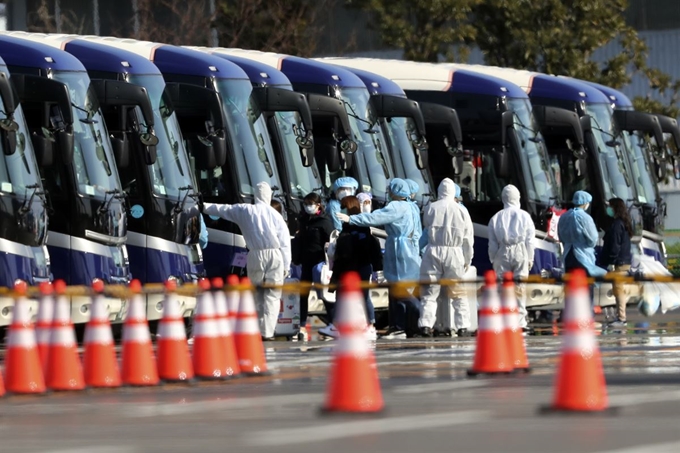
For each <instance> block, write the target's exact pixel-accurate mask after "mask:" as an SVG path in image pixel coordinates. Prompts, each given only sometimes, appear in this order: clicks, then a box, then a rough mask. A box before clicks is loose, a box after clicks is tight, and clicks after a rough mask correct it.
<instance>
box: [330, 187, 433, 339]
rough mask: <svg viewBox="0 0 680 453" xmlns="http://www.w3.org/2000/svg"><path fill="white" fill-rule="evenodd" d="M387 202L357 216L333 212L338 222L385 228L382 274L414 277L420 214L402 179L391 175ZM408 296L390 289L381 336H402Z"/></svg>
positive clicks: (417, 266)
mask: <svg viewBox="0 0 680 453" xmlns="http://www.w3.org/2000/svg"><path fill="white" fill-rule="evenodd" d="M389 196H390V202H389V203H388V204H387V205H386V206H385V207H384V208H382V209H378V210H377V211H373V212H371V213H363V214H358V215H352V216H349V215H346V214H343V213H338V214H336V217H337V218H338V220H339V221H340V222H342V223H349V224H350V225H356V226H368V227H380V226H384V227H385V232H386V233H387V239H386V240H385V256H384V260H383V273H384V275H385V279H386V280H387V281H388V282H390V283H395V282H399V281H409V280H411V281H413V280H417V279H418V277H419V273H420V253H419V247H418V242H419V240H420V235H421V233H422V227H421V223H420V216H419V215H418V214H417V212H416V211H415V210H414V209H413V206H412V205H413V203H412V202H410V201H408V200H409V199H410V197H411V189H410V188H409V186H408V184H407V183H406V181H404V180H403V179H400V178H394V179H392V181H390V185H389ZM409 303H412V300H411V299H410V298H398V297H396V296H394V293H393V291H390V306H389V311H390V327H389V329H388V331H387V333H386V335H384V336H383V337H384V338H385V337H387V338H398V337H404V336H406V311H407V307H408V304H409Z"/></svg>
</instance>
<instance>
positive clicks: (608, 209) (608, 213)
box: [607, 206, 614, 217]
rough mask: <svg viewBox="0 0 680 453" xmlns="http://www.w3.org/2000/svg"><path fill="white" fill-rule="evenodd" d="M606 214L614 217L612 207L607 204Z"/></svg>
mask: <svg viewBox="0 0 680 453" xmlns="http://www.w3.org/2000/svg"><path fill="white" fill-rule="evenodd" d="M607 215H608V216H609V217H614V208H612V207H611V206H607Z"/></svg>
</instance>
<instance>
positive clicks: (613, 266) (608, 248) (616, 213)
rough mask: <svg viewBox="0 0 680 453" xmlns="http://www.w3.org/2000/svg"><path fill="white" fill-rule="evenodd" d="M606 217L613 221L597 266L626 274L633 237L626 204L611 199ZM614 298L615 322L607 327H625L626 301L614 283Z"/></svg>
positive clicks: (619, 288) (618, 284) (618, 285)
mask: <svg viewBox="0 0 680 453" xmlns="http://www.w3.org/2000/svg"><path fill="white" fill-rule="evenodd" d="M607 215H608V216H609V217H613V218H614V221H613V222H612V224H611V226H610V227H609V229H608V230H607V232H606V233H605V235H604V243H603V245H602V251H601V252H600V257H599V260H598V264H599V265H600V266H602V267H604V268H607V269H609V270H610V271H613V272H616V273H619V274H626V273H628V271H629V270H630V262H631V259H632V258H633V255H632V253H631V250H630V238H631V236H633V222H632V221H631V220H630V216H629V215H628V208H627V207H626V203H625V202H624V201H623V200H622V199H620V198H612V199H611V200H609V206H607ZM614 297H615V298H616V311H617V319H616V321H613V322H610V323H609V324H608V326H609V327H613V328H622V327H626V299H625V295H624V292H623V285H622V284H620V283H617V282H614Z"/></svg>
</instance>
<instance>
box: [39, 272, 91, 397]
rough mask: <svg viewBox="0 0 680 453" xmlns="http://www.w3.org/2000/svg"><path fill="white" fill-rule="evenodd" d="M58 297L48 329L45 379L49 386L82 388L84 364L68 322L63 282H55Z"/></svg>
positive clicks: (69, 318)
mask: <svg viewBox="0 0 680 453" xmlns="http://www.w3.org/2000/svg"><path fill="white" fill-rule="evenodd" d="M54 290H55V292H56V293H57V299H56V301H55V306H54V321H53V322H52V329H51V331H50V347H49V350H48V355H47V367H46V371H45V381H46V384H47V388H49V389H50V390H82V389H84V388H85V378H84V375H83V366H82V365H81V363H80V356H79V355H78V344H77V343H76V333H75V331H74V329H73V323H72V322H71V303H70V301H69V299H68V297H66V295H65V292H66V282H64V281H63V280H57V281H56V282H54Z"/></svg>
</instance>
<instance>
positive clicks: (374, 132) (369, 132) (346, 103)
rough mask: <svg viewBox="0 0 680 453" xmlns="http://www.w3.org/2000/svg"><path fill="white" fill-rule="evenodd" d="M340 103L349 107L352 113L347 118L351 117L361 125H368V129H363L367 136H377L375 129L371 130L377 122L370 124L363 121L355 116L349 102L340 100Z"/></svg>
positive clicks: (355, 113)
mask: <svg viewBox="0 0 680 453" xmlns="http://www.w3.org/2000/svg"><path fill="white" fill-rule="evenodd" d="M342 102H344V103H345V105H346V106H347V107H349V109H350V110H351V111H352V113H350V114H349V116H351V117H352V118H354V119H356V120H359V121H361V122H362V123H366V124H368V129H364V130H363V131H364V132H366V133H367V134H377V133H378V131H376V130H375V129H373V127H374V126H375V125H376V124H378V122H377V121H376V122H374V123H371V122H370V121H368V120H365V119H363V118H362V117H360V116H359V115H358V114H357V112H355V111H354V109H353V108H352V105H351V104H350V103H349V102H347V101H345V100H344V99H342Z"/></svg>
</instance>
